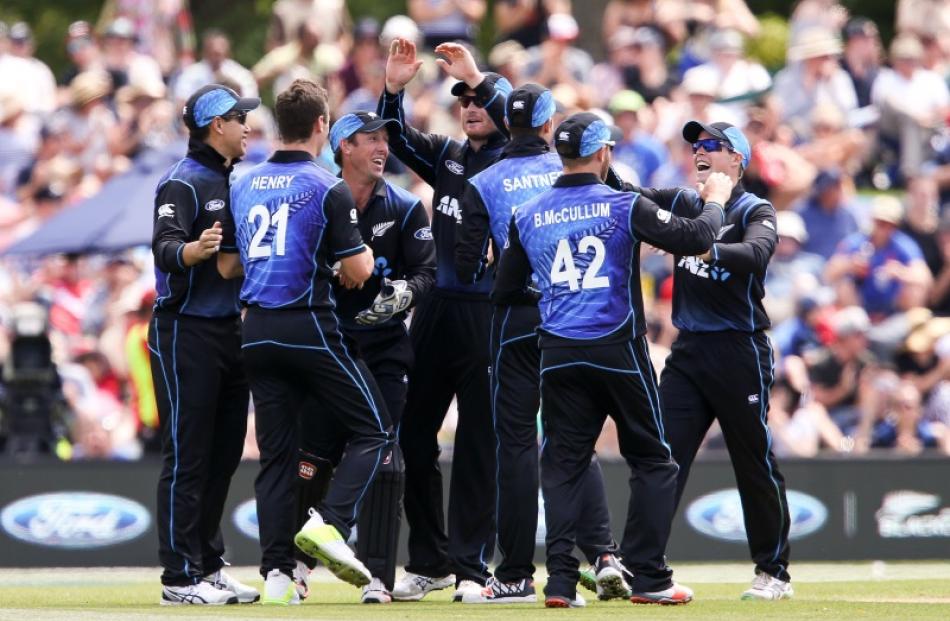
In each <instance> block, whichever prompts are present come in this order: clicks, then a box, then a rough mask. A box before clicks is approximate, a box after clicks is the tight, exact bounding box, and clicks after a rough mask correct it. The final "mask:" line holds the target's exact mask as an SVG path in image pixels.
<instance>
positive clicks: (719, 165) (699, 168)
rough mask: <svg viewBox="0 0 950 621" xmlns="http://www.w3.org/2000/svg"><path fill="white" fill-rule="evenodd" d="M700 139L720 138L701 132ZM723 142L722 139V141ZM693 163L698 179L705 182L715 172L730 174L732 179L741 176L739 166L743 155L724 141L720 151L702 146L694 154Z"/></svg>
mask: <svg viewBox="0 0 950 621" xmlns="http://www.w3.org/2000/svg"><path fill="white" fill-rule="evenodd" d="M698 140H719V139H718V138H716V137H714V136H713V135H712V134H709V133H708V132H705V131H704V132H700V134H699V138H698ZM720 142H722V141H720ZM693 165H694V166H695V168H696V180H697V181H699V182H700V183H705V182H706V179H708V178H709V175H710V174H711V173H714V172H721V173H725V174H726V175H729V177H731V178H732V179H738V178H739V167H740V166H741V165H742V156H741V155H740V154H738V153H736V152H735V151H732V150H731V149H729V148H728V145H727V144H726V143H725V142H723V143H722V147H721V148H720V149H719V150H718V151H706V149H704V148H702V147H700V149H699V150H698V151H696V153H695V154H693Z"/></svg>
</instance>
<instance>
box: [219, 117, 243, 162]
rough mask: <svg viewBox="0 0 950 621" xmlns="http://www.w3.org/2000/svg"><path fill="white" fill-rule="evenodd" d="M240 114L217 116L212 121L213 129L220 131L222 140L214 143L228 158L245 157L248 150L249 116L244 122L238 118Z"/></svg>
mask: <svg viewBox="0 0 950 621" xmlns="http://www.w3.org/2000/svg"><path fill="white" fill-rule="evenodd" d="M239 116H240V115H239V114H238V113H235V112H231V113H228V114H226V115H225V116H217V117H215V118H214V120H212V121H211V123H212V130H213V131H214V130H216V131H218V132H220V134H219V135H220V136H221V140H220V141H217V144H215V145H212V146H214V147H215V149H217V151H218V152H219V153H220V154H221V155H223V156H225V157H226V158H228V159H231V160H233V159H235V158H239V157H244V154H245V153H246V152H247V135H248V133H249V132H250V131H251V128H250V127H248V126H247V117H246V116H245V121H244V122H243V123H242V122H241V119H240V118H238V117H239Z"/></svg>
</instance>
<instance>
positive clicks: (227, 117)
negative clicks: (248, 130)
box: [221, 112, 247, 125]
mask: <svg viewBox="0 0 950 621" xmlns="http://www.w3.org/2000/svg"><path fill="white" fill-rule="evenodd" d="M221 119H222V120H223V121H225V122H227V121H237V122H238V123H240V124H241V125H244V123H245V122H246V121H247V112H229V113H227V114H224V115H222V116H221Z"/></svg>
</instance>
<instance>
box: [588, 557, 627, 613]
mask: <svg viewBox="0 0 950 621" xmlns="http://www.w3.org/2000/svg"><path fill="white" fill-rule="evenodd" d="M594 570H595V572H596V573H595V574H594V576H595V578H594V580H595V584H596V592H597V599H599V600H601V601H607V600H611V599H627V598H628V597H630V595H631V592H630V585H629V584H628V582H627V578H632V577H633V574H631V573H630V572H629V571H628V570H627V568H626V567H624V566H623V565H622V564H621V563H620V561H619V560H618V559H617V557H616V556H615V555H613V554H610V553H609V552H607V553H604V554H601V555H600V556H599V557H598V558H597V560H596V561H595V562H594Z"/></svg>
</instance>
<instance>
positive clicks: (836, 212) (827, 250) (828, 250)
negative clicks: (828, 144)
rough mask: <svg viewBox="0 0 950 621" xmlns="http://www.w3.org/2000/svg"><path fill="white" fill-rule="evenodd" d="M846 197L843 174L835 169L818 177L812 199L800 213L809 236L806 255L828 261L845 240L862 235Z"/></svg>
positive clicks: (806, 243)
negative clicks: (816, 256)
mask: <svg viewBox="0 0 950 621" xmlns="http://www.w3.org/2000/svg"><path fill="white" fill-rule="evenodd" d="M846 196H847V193H846V189H845V177H844V175H843V173H842V172H841V171H840V170H837V169H834V168H832V169H829V170H823V171H821V172H820V173H818V176H817V177H816V178H815V183H814V186H813V191H812V195H811V197H810V198H809V199H808V201H807V202H806V203H805V206H804V207H803V208H802V209H801V212H800V213H801V216H802V220H804V222H805V230H806V231H807V232H808V239H807V241H806V242H805V243H804V245H803V249H804V250H805V251H806V252H812V253H815V254H817V255H819V256H821V257H824V258H825V259H828V258H830V257H831V255H833V254H834V253H835V249H836V248H837V246H838V244H839V243H840V242H841V240H843V239H845V238H846V237H848V236H849V235H852V234H854V233H856V232H857V231H858V223H857V220H856V219H855V217H854V211H853V207H852V206H851V204H850V202H849V201H848V200H846Z"/></svg>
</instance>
